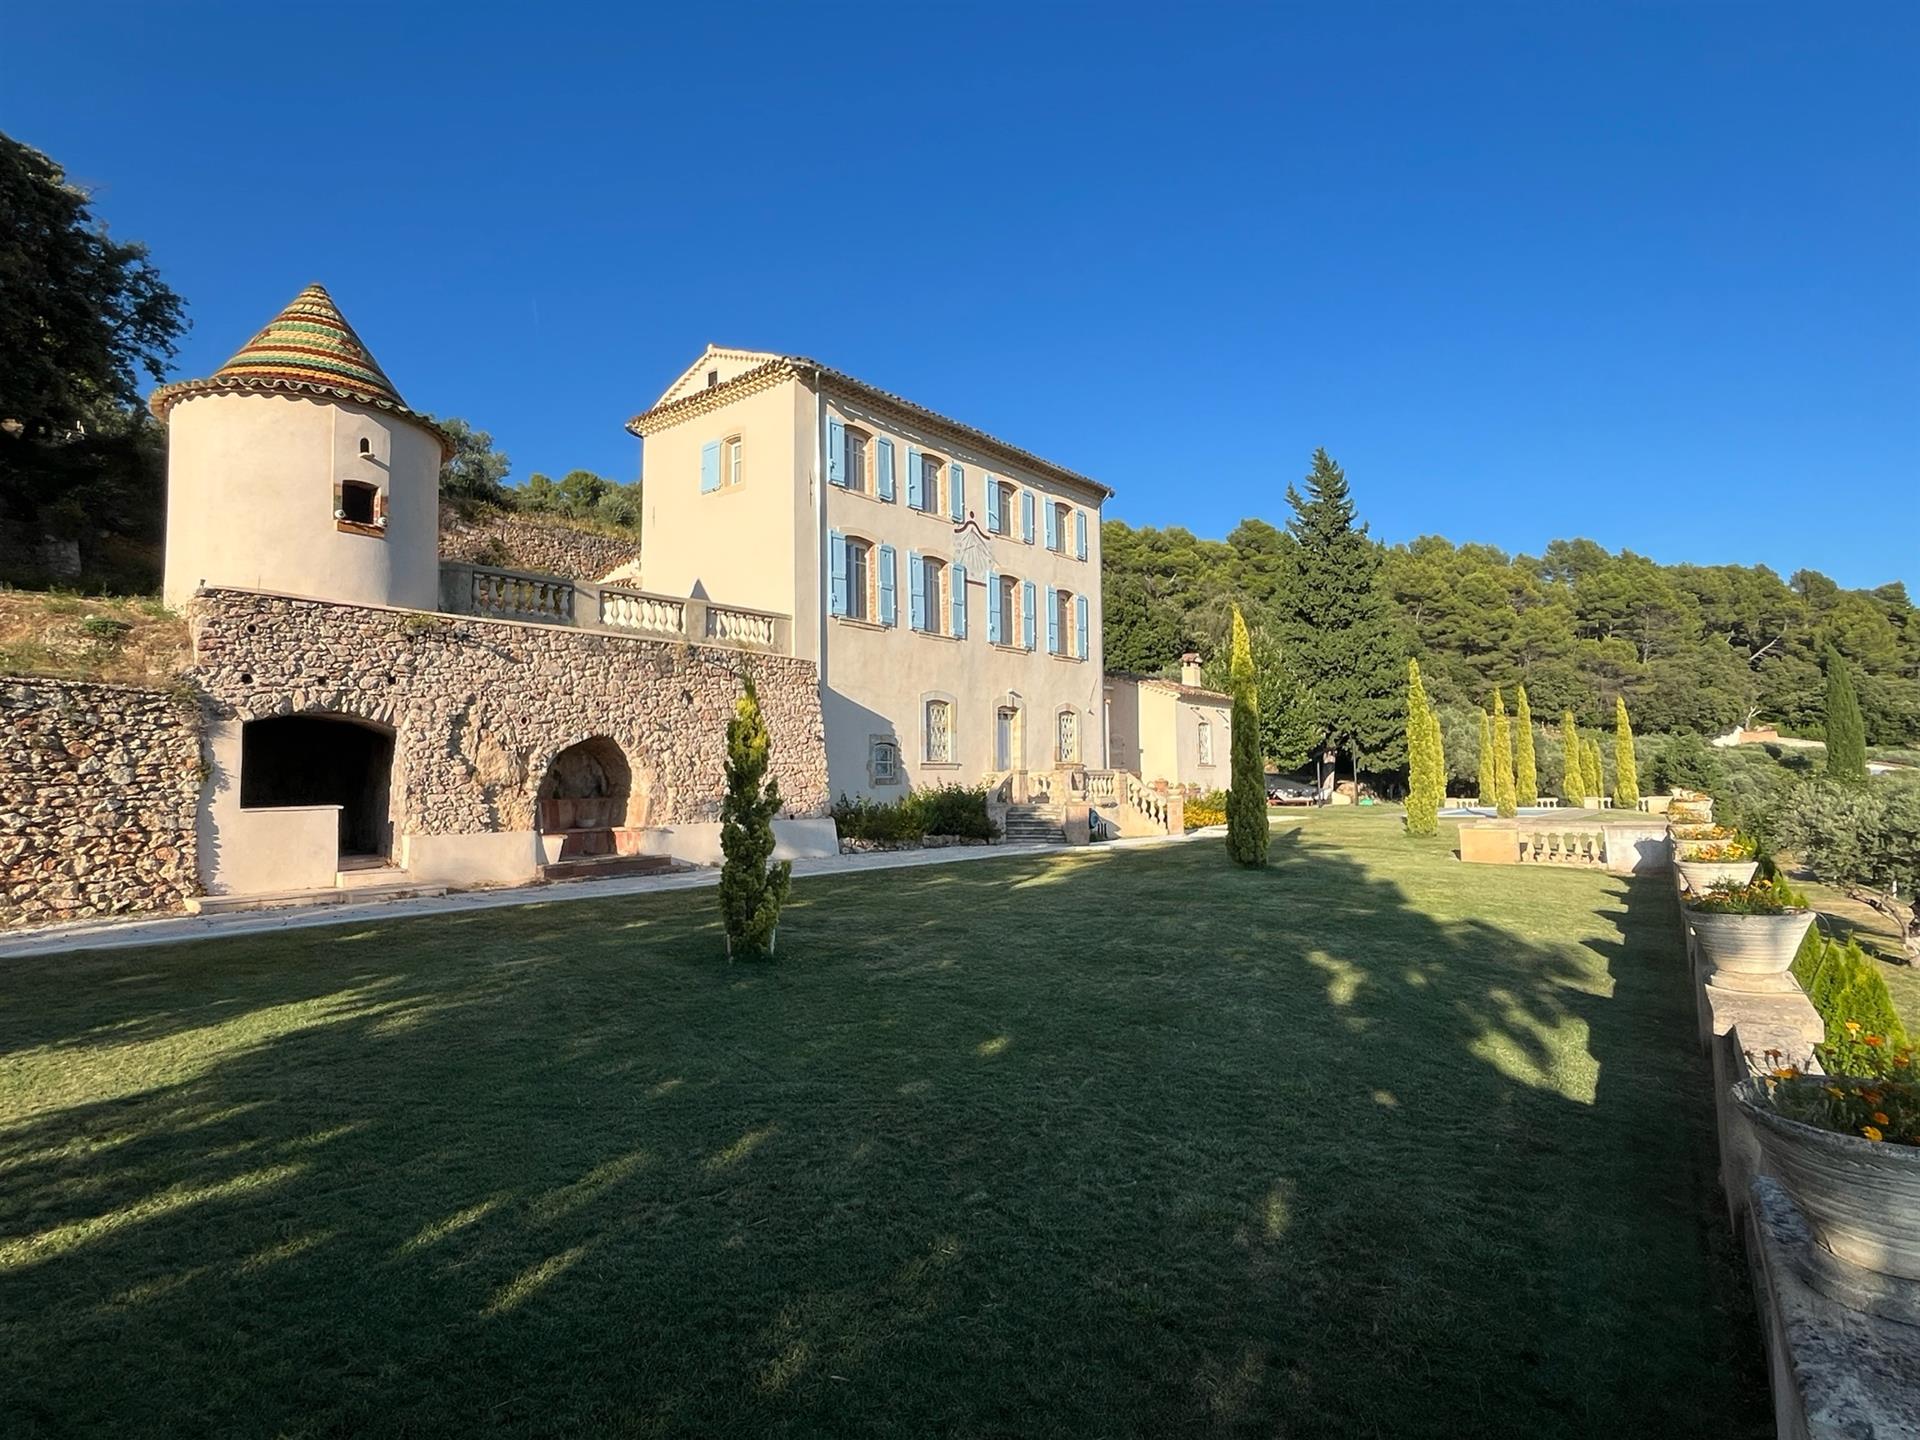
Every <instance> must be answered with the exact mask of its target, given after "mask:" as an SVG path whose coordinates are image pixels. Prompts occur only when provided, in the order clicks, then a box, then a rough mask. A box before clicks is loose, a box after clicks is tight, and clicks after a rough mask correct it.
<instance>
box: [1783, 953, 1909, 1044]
mask: <svg viewBox="0 0 1920 1440" xmlns="http://www.w3.org/2000/svg"><path fill="white" fill-rule="evenodd" d="M1793 978H1794V979H1795V980H1797V981H1799V983H1800V986H1801V988H1802V989H1804V990H1805V991H1806V992H1807V998H1808V999H1809V1000H1811V1001H1812V1002H1813V1008H1814V1009H1816V1010H1818V1011H1819V1012H1820V1018H1821V1020H1822V1021H1823V1022H1825V1025H1826V1036H1825V1040H1824V1043H1823V1044H1822V1045H1821V1046H1820V1065H1821V1068H1823V1069H1824V1070H1826V1071H1827V1073H1828V1074H1831V1075H1884V1074H1887V1073H1889V1072H1888V1067H1889V1065H1890V1064H1891V1063H1892V1061H1893V1059H1894V1058H1895V1057H1896V1056H1898V1055H1900V1054H1902V1053H1904V1052H1905V1051H1906V1050H1907V1049H1908V1039H1907V1030H1906V1026H1904V1025H1903V1024H1901V1023H1900V1016H1899V1013H1898V1012H1897V1011H1895V1009H1894V1008H1893V996H1892V994H1891V993H1890V992H1889V991H1888V989H1887V981H1886V977H1885V976H1883V975H1882V974H1881V973H1880V967H1879V966H1878V965H1877V964H1876V963H1875V962H1874V960H1873V958H1872V957H1871V956H1870V955H1868V954H1867V953H1866V952H1865V951H1864V950H1862V949H1861V948H1860V945H1859V942H1858V941H1856V940H1848V941H1847V943H1846V944H1844V945H1842V944H1841V943H1840V942H1839V941H1837V940H1829V939H1826V938H1825V937H1823V936H1821V935H1820V933H1819V931H1818V930H1817V929H1816V930H1814V931H1812V932H1810V933H1809V935H1808V939H1807V942H1806V943H1803V944H1802V945H1801V947H1800V950H1799V953H1798V954H1796V955H1795V956H1794V957H1793Z"/></svg>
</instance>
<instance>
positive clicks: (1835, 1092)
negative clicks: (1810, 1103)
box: [1827, 1085, 1847, 1100]
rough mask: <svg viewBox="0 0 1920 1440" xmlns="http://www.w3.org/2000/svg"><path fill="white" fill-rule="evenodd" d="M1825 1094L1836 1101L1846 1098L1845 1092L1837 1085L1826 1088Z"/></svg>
mask: <svg viewBox="0 0 1920 1440" xmlns="http://www.w3.org/2000/svg"><path fill="white" fill-rule="evenodd" d="M1827 1094H1829V1095H1831V1096H1832V1097H1833V1098H1834V1099H1836V1100H1844V1099H1846V1098H1847V1092H1846V1091H1844V1090H1842V1089H1841V1088H1840V1087H1839V1086H1838V1085H1829V1086H1827Z"/></svg>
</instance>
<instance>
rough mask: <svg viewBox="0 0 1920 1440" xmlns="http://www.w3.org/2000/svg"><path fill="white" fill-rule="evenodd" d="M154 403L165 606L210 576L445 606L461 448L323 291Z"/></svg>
mask: <svg viewBox="0 0 1920 1440" xmlns="http://www.w3.org/2000/svg"><path fill="white" fill-rule="evenodd" d="M150 408H151V409H152V411H153V413H154V415H155V416H156V417H158V418H159V419H161V420H163V421H165V422H166V424H167V429H168V435H167V556H166V583H165V598H166V602H167V604H168V605H170V606H172V607H173V608H174V609H181V608H183V607H184V606H185V604H186V601H187V600H188V599H189V598H190V597H191V596H192V595H193V592H194V591H195V590H198V589H200V588H201V587H203V586H206V587H232V588H237V589H248V590H270V591H277V592H279V593H281V594H286V595H299V596H305V597H309V598H312V599H317V600H338V601H343V602H347V603H350V604H357V605H396V606H403V607H406V608H409V609H420V610H430V609H433V608H434V606H435V604H436V602H437V600H438V598H439V573H440V558H439V539H440V536H439V530H440V509H439V475H440V464H441V461H442V460H443V459H444V458H446V457H447V456H448V455H450V454H451V453H452V448H453V447H452V443H451V441H450V440H449V439H448V438H447V436H446V434H445V432H443V431H442V430H441V429H440V428H439V427H438V426H436V425H434V424H433V423H432V422H431V421H429V420H427V419H426V418H425V417H424V416H421V415H417V414H415V413H414V412H413V411H411V410H409V409H408V408H407V407H406V404H405V403H404V402H403V401H402V400H401V399H400V395H399V393H398V392H397V391H396V390H395V389H394V387H393V382H392V381H390V380H388V379H387V377H386V373H385V372H384V371H382V370H381V368H380V366H379V364H378V363H376V362H375V360H374V358H373V356H372V355H371V354H369V353H368V352H367V347H366V346H365V345H364V344H362V343H361V340H360V337H359V336H358V335H356V334H354V332H353V327H352V326H351V325H349V324H347V322H346V320H345V319H344V318H343V317H342V316H341V314H340V311H339V310H338V309H337V308H336V307H335V305H334V303H333V298H332V297H331V296H330V295H328V294H327V292H326V291H325V290H324V289H323V288H322V287H320V286H318V285H309V286H308V287H307V288H306V289H305V290H302V291H301V292H300V294H299V295H298V296H297V297H296V298H295V299H294V301H293V303H292V304H291V305H289V306H287V308H286V309H284V310H282V311H281V312H280V313H279V315H277V316H275V317H274V320H273V322H272V323H271V324H270V325H268V326H267V328H266V329H264V330H262V331H261V332H260V333H259V334H258V335H256V336H254V337H253V339H252V340H250V341H248V342H247V344H246V345H245V346H243V347H242V348H241V350H240V352H239V353H238V354H236V355H235V356H234V357H233V358H232V359H231V360H229V361H227V363H226V364H225V365H223V366H221V367H220V369H219V370H218V371H217V372H216V373H215V374H213V375H212V376H211V377H210V378H208V379H205V380H184V381H181V382H179V383H177V384H173V385H167V386H163V387H162V388H161V389H159V390H156V391H154V393H153V399H152V401H151V402H150Z"/></svg>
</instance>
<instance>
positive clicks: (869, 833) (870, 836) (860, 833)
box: [833, 795, 927, 845]
mask: <svg viewBox="0 0 1920 1440" xmlns="http://www.w3.org/2000/svg"><path fill="white" fill-rule="evenodd" d="M833 823H834V828H835V829H837V830H838V831H839V832H840V838H841V839H842V840H862V841H865V842H867V843H868V844H872V845H905V844H915V845H917V844H919V842H920V840H921V837H923V836H924V835H925V834H926V833H927V832H926V831H925V829H924V828H922V826H921V824H920V817H919V815H918V814H916V813H915V812H914V811H913V809H912V808H911V807H910V806H908V805H907V803H906V802H905V801H904V800H884V801H883V800H869V799H867V798H865V797H864V796H862V797H861V798H860V799H857V800H849V799H848V798H847V797H846V796H845V795H842V796H841V797H840V798H839V799H838V800H836V801H835V802H834V805H833Z"/></svg>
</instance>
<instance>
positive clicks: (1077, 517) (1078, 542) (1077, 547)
mask: <svg viewBox="0 0 1920 1440" xmlns="http://www.w3.org/2000/svg"><path fill="white" fill-rule="evenodd" d="M1073 555H1074V558H1075V559H1076V560H1084V559H1086V558H1087V512H1086V511H1084V510H1076V511H1074V512H1073Z"/></svg>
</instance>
